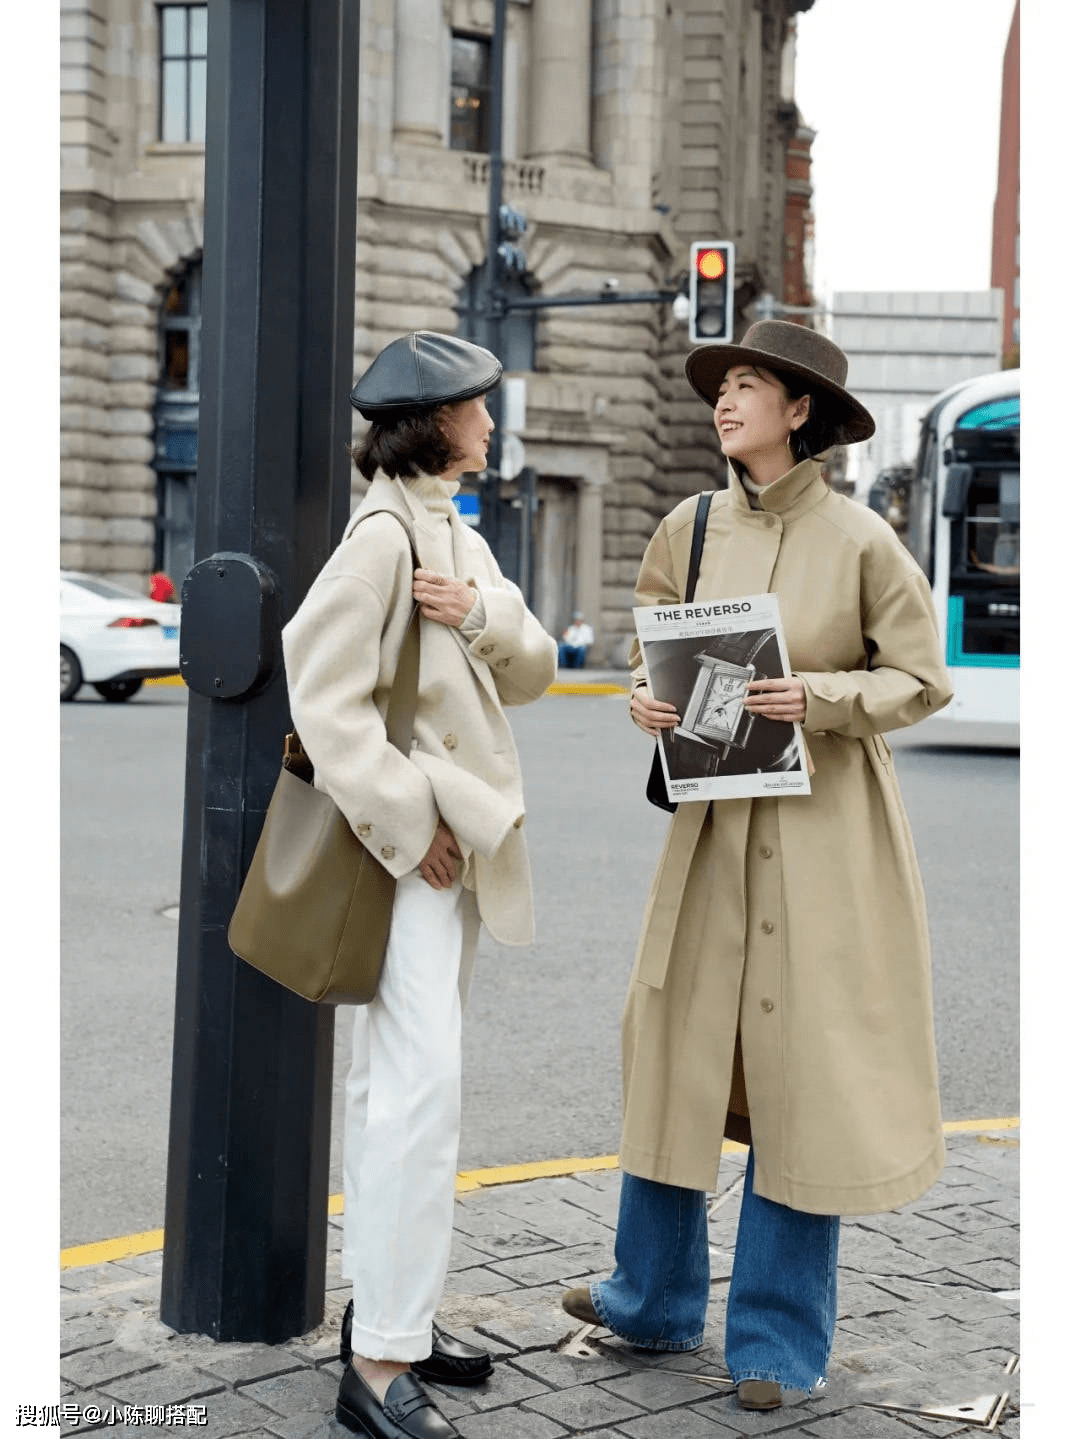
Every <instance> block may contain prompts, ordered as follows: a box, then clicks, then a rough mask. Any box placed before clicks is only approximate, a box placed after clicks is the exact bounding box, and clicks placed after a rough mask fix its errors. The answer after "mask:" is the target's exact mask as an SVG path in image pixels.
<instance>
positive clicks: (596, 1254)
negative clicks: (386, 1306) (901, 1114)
mask: <svg viewBox="0 0 1080 1439" xmlns="http://www.w3.org/2000/svg"><path fill="white" fill-rule="evenodd" d="M947 1142H948V1156H949V1157H948V1166H947V1168H946V1171H945V1173H944V1175H943V1177H942V1179H941V1180H940V1181H939V1183H938V1184H936V1185H935V1186H934V1188H933V1189H932V1190H931V1191H930V1193H929V1194H927V1195H924V1196H923V1198H922V1199H920V1200H919V1201H918V1202H917V1203H916V1204H914V1205H911V1206H910V1207H909V1208H907V1209H905V1210H903V1211H901V1212H899V1213H893V1214H882V1215H872V1216H868V1217H865V1218H856V1219H848V1220H844V1222H843V1224H842V1225H841V1231H840V1288H839V1304H838V1322H837V1331H836V1341H835V1346H834V1351H833V1358H832V1362H831V1365H830V1371H829V1373H830V1378H829V1384H828V1386H827V1388H826V1389H825V1390H824V1391H823V1392H822V1393H821V1394H820V1395H819V1396H817V1397H814V1398H812V1399H806V1398H805V1397H801V1398H800V1396H797V1395H787V1396H785V1404H784V1406H783V1407H782V1408H781V1409H778V1410H773V1411H771V1412H769V1413H763V1414H754V1413H749V1412H744V1411H742V1410H740V1409H739V1408H738V1405H737V1403H736V1400H735V1398H734V1395H733V1393H732V1388H731V1384H730V1382H729V1381H728V1379H727V1374H726V1370H725V1368H724V1362H723V1306H724V1299H725V1295H726V1292H727V1283H728V1280H729V1277H730V1270H731V1252H732V1245H733V1241H734V1236H735V1224H736V1220H737V1217H738V1207H739V1206H738V1198H739V1193H740V1189H741V1183H742V1172H743V1167H744V1164H745V1151H739V1152H738V1153H735V1154H733V1155H730V1156H725V1159H724V1162H723V1165H722V1167H721V1176H720V1178H721V1185H722V1188H721V1191H720V1192H719V1193H718V1194H717V1196H716V1197H715V1199H714V1200H713V1201H712V1202H711V1205H710V1208H711V1212H712V1217H711V1222H710V1232H711V1238H712V1245H713V1299H712V1303H711V1306H710V1323H709V1326H708V1330H707V1337H706V1342H705V1344H704V1345H703V1347H702V1348H701V1349H699V1350H698V1351H697V1352H696V1353H693V1354H686V1355H664V1356H656V1357H652V1356H649V1355H647V1354H644V1353H641V1352H639V1351H637V1350H633V1349H631V1348H629V1347H628V1346H627V1345H625V1344H623V1343H622V1342H621V1341H620V1340H616V1339H613V1338H612V1337H611V1336H610V1335H609V1334H608V1333H607V1331H606V1330H597V1329H588V1328H586V1329H581V1328H580V1326H577V1325H576V1324H575V1322H574V1321H573V1320H572V1319H570V1317H569V1316H568V1315H566V1314H565V1313H564V1312H563V1311H562V1309H561V1308H560V1306H559V1297H560V1295H561V1293H562V1290H563V1289H564V1288H565V1287H566V1286H568V1285H571V1284H580V1283H583V1282H584V1281H585V1280H586V1279H589V1278H600V1277H603V1276H604V1275H605V1274H606V1273H608V1272H609V1269H610V1265H611V1258H612V1244H613V1238H614V1225H615V1215H616V1207H617V1201H618V1187H619V1175H618V1172H617V1171H616V1170H610V1169H602V1170H594V1171H591V1172H589V1171H586V1172H581V1173H577V1174H574V1175H571V1176H569V1177H566V1178H558V1179H532V1180H528V1181H525V1182H523V1183H517V1184H501V1185H496V1186H493V1187H490V1188H488V1187H484V1188H480V1189H477V1190H474V1191H471V1192H468V1193H464V1194H461V1195H460V1196H459V1198H458V1203H457V1215H456V1222H455V1235H454V1247H453V1254H452V1257H451V1261H450V1271H451V1272H450V1275H449V1278H448V1282H447V1286H446V1294H445V1297H444V1301H443V1304H442V1306H441V1308H440V1311H439V1318H440V1321H441V1322H442V1323H443V1324H444V1325H445V1326H446V1327H447V1328H449V1329H450V1330H451V1331H452V1332H454V1333H456V1334H458V1335H460V1336H461V1337H462V1338H466V1339H471V1340H473V1341H478V1342H480V1343H482V1344H484V1345H485V1346H486V1347H487V1348H488V1349H490V1350H491V1351H492V1353H493V1354H494V1355H495V1357H496V1359H497V1361H498V1362H497V1363H496V1366H495V1374H494V1376H493V1377H492V1378H491V1379H489V1380H488V1381H487V1382H486V1383H485V1384H483V1385H481V1386H480V1387H479V1388H477V1389H471V1390H468V1389H456V1390H454V1389H445V1390H436V1391H433V1392H435V1394H436V1398H437V1401H438V1403H439V1405H440V1407H441V1408H442V1410H443V1412H444V1414H446V1416H447V1417H448V1418H450V1419H451V1420H453V1421H454V1422H455V1423H456V1424H457V1427H458V1429H459V1430H460V1433H461V1434H462V1436H464V1439H561V1436H564V1435H579V1434H580V1435H589V1436H591V1439H731V1436H733V1435H742V1436H756V1435H773V1434H786V1435H790V1436H797V1439H915V1436H917V1435H940V1436H943V1439H944V1436H948V1435H959V1434H966V1435H970V1434H975V1433H979V1432H989V1431H990V1429H991V1426H993V1432H995V1433H997V1434H1000V1435H1003V1436H1006V1439H1017V1436H1019V1433H1020V1428H1019V1414H1018V1408H1017V1404H1018V1399H1019V1388H1018V1379H1019V1375H1018V1373H1017V1372H1009V1371H1015V1369H1016V1364H1017V1362H1018V1361H1017V1358H1016V1356H1017V1355H1018V1352H1019V1350H1018V1342H1019V1318H1018V1299H1019V1296H1018V1292H1017V1290H1018V1267H1017V1248H1018V1204H1019V1168H1020V1156H1019V1130H1018V1129H1015V1128H1013V1129H1010V1128H1007V1127H1004V1126H1003V1127H1002V1128H1000V1129H992V1130H984V1131H980V1132H962V1133H950V1134H949V1135H948V1137H947ZM329 1226H330V1227H329V1246H328V1247H329V1249H330V1250H331V1253H330V1254H329V1256H328V1262H327V1297H326V1318H325V1321H324V1323H323V1324H322V1326H321V1327H320V1328H319V1329H317V1330H315V1331H314V1332H312V1333H311V1334H306V1335H304V1336H303V1337H302V1338H300V1339H296V1340H293V1341H291V1342H289V1343H286V1344H281V1345H277V1346H274V1347H269V1346H266V1345H260V1344H215V1343H213V1342H212V1341H211V1340H209V1339H207V1338H205V1337H204V1336H201V1335H177V1334H174V1333H173V1332H172V1330H170V1329H167V1328H166V1327H165V1326H164V1325H163V1324H161V1323H160V1322H159V1321H158V1319H157V1317H156V1309H157V1303H158V1288H159V1276H160V1271H161V1255H160V1253H154V1254H147V1255H143V1256H141V1257H138V1258H129V1259H124V1260H114V1261H112V1262H111V1263H108V1264H101V1265H98V1266H96V1267H90V1268H84V1269H69V1270H66V1271H63V1272H62V1273H61V1280H60V1284H61V1305H60V1310H61V1345H60V1352H61V1360H60V1373H61V1378H62V1383H61V1411H60V1430H61V1432H62V1433H63V1432H68V1433H90V1432H104V1433H106V1434H109V1435H117V1436H120V1435H125V1436H126V1435H132V1436H133V1435H136V1434H138V1435H150V1434H166V1433H167V1434H171V1435H175V1433H176V1431H177V1429H178V1428H180V1427H183V1428H185V1429H189V1430H195V1432H197V1433H199V1434H202V1435H204V1436H206V1439H224V1436H227V1435H237V1436H240V1435H243V1436H248V1439H346V1436H347V1434H348V1431H347V1430H345V1429H343V1428H342V1427H341V1426H340V1425H338V1424H337V1422H336V1421H335V1420H334V1419H333V1417H332V1415H333V1408H334V1400H335V1397H336V1394H337V1385H338V1380H339V1378H340V1374H341V1368H340V1365H339V1363H338V1357H337V1354H338V1327H339V1325H340V1321H341V1315H342V1312H343V1311H344V1308H345V1304H346V1302H347V1299H348V1297H349V1294H348V1288H347V1287H346V1286H345V1285H343V1283H342V1281H341V1278H340V1274H339V1272H338V1268H339V1266H338V1251H339V1250H340V1247H341V1220H340V1219H339V1218H334V1219H331V1220H330V1221H329ZM882 1404H889V1405H893V1406H900V1407H894V1408H891V1409H886V1408H878V1407H872V1406H876V1405H882ZM65 1406H67V1407H66V1408H65ZM920 1409H922V1410H923V1411H924V1412H922V1413H920V1412H918V1411H919V1410H920ZM930 1409H938V1410H942V1409H944V1410H945V1417H937V1418H935V1417H930V1415H929V1413H928V1412H926V1411H928V1410H930ZM125 1411H126V1412H125ZM39 1412H40V1411H39ZM950 1416H951V1417H950ZM18 1422H19V1423H20V1424H21V1425H28V1424H33V1423H35V1422H36V1423H37V1424H39V1425H40V1424H42V1423H43V1422H44V1421H43V1420H42V1419H41V1418H37V1419H36V1420H35V1419H33V1418H30V1417H23V1418H22V1419H21V1421H18ZM49 1422H50V1423H51V1426H52V1428H54V1429H55V1428H56V1420H55V1411H54V1416H53V1417H52V1418H51V1420H50V1421H49Z"/></svg>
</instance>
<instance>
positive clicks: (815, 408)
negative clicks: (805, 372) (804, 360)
mask: <svg viewBox="0 0 1080 1439" xmlns="http://www.w3.org/2000/svg"><path fill="white" fill-rule="evenodd" d="M770 373H771V374H773V375H775V377H776V378H777V380H779V382H780V387H781V389H782V390H783V391H784V394H785V396H786V397H787V399H788V401H789V402H790V401H791V400H801V399H802V397H803V396H804V395H806V396H808V397H809V400H810V411H809V413H808V415H807V417H806V419H805V420H804V422H803V423H802V424H801V425H800V426H799V428H798V429H797V430H794V431H793V432H792V435H791V453H792V454H793V455H794V456H795V461H796V463H799V462H800V461H802V460H810V459H813V457H814V456H815V455H823V454H824V453H825V451H826V450H831V449H832V447H833V445H835V444H836V436H837V432H838V430H837V421H836V417H835V415H833V413H832V407H831V406H830V404H829V401H828V397H827V396H826V395H825V394H823V393H822V391H821V390H819V389H818V388H817V386H816V385H815V384H814V382H813V381H812V380H806V379H803V377H802V375H793V374H791V373H789V372H787V371H784V370H771V371H770Z"/></svg>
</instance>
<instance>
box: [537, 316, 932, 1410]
mask: <svg viewBox="0 0 1080 1439" xmlns="http://www.w3.org/2000/svg"><path fill="white" fill-rule="evenodd" d="M686 373H687V376H688V378H689V380H690V383H691V385H692V386H693V388H694V389H695V391H696V392H697V393H698V394H699V395H700V396H701V398H702V399H703V400H705V401H706V403H707V404H709V405H710V407H712V409H713V418H714V423H715V426H716V430H717V433H718V435H719V438H720V447H721V449H722V451H723V453H724V455H725V457H726V459H727V461H728V466H729V483H728V488H727V489H726V490H724V491H721V492H719V493H718V494H716V495H715V496H714V497H713V501H712V505H711V509H710V513H709V519H708V525H707V529H706V538H705V546H704V551H703V554H702V558H701V568H700V574H699V579H698V585H697V598H699V599H706V598H716V599H724V598H732V597H736V596H740V595H752V594H762V593H766V592H771V593H774V594H775V595H777V597H778V599H779V604H780V612H781V617H782V620H783V625H784V632H785V637H786V641H787V648H788V653H789V656H790V660H791V668H792V671H793V673H792V676H791V678H789V679H776V680H773V679H768V680H761V681H758V682H756V683H754V684H753V685H751V687H750V688H751V690H752V691H753V692H754V693H753V695H752V697H751V698H749V699H748V700H747V707H748V708H749V709H750V710H751V711H752V712H753V713H754V714H756V715H758V716H762V717H764V718H765V719H767V720H768V719H774V720H784V721H795V722H798V723H800V724H801V725H802V726H803V733H804V738H805V740H806V745H807V750H808V753H809V757H810V760H811V763H812V765H813V778H812V782H811V788H812V794H811V795H809V796H804V795H799V796H794V795H793V796H788V797H778V798H775V799H772V798H769V799H764V798H760V799H752V800H751V799H730V800H723V801H718V802H715V803H703V802H698V803H683V804H680V805H679V806H678V809H677V811H676V813H675V815H674V817H673V819H672V822H671V826H670V829H669V831H668V836H667V841H666V844H665V847H664V852H663V855H662V857H661V860H660V864H659V867H658V869H657V873H656V877H655V879H654V881H653V887H652V891H651V893H650V896H649V900H648V903H647V906H646V912H645V920H644V925H643V929H642V934H641V939H640V943H639V948H638V954H637V959H636V963H635V968H634V973H633V976H632V978H631V982H630V989H629V994H628V997H627V1001H626V1008H625V1011H624V1016H623V1100H624V1114H623V1136H622V1144H621V1149H620V1163H621V1166H622V1168H623V1171H624V1174H623V1182H622V1192H621V1198H620V1210H619V1223H618V1232H617V1235H616V1241H615V1261H616V1264H615V1271H614V1273H613V1275H612V1276H611V1277H610V1278H608V1279H604V1280H602V1281H600V1282H597V1283H593V1284H592V1285H590V1286H588V1287H587V1288H580V1289H573V1290H570V1291H569V1292H568V1293H567V1294H566V1295H565V1296H564V1300H563V1303H564V1307H565V1308H566V1309H567V1310H568V1311H569V1312H570V1313H571V1314H573V1315H575V1317H577V1318H579V1319H581V1320H583V1321H584V1322H591V1323H601V1324H604V1325H605V1326H606V1327H608V1328H609V1329H611V1330H612V1332H613V1333H616V1334H618V1335H620V1336H621V1337H622V1338H624V1339H627V1340H628V1341H629V1342H631V1343H633V1344H635V1345H638V1346H640V1347H644V1348H649V1349H657V1350H688V1349H694V1348H696V1347H697V1346H698V1345H700V1344H701V1342H702V1337H703V1330H704V1323H705V1314H706V1305H707V1302H708V1297H709V1282H710V1281H709V1260H708V1240H707V1220H706V1208H705V1195H706V1193H707V1192H708V1191H710V1190H712V1189H714V1188H715V1185H716V1175H717V1168H718V1164H719V1161H720V1154H721V1147H722V1144H723V1140H724V1137H725V1135H727V1136H728V1137H730V1138H733V1139H736V1140H738V1141H740V1142H742V1143H745V1144H748V1145H750V1152H749V1157H748V1160H747V1168H746V1178H745V1182H744V1186H743V1197H742V1207H741V1211H740V1219H739V1229H738V1239H737V1242H736V1247H735V1255H734V1260H733V1266H732V1273H731V1285H730V1288H729V1291H728V1302H727V1323H726V1333H725V1358H726V1362H727V1367H728V1370H729V1372H730V1374H731V1377H732V1379H733V1380H734V1381H735V1382H736V1383H737V1385H738V1396H739V1402H740V1404H741V1405H743V1406H744V1407H746V1408H755V1409H761V1408H774V1407H776V1406H777V1405H779V1404H780V1403H781V1402H782V1391H783V1390H784V1389H792V1390H801V1391H803V1393H810V1392H812V1391H813V1390H814V1389H815V1387H816V1386H817V1385H818V1384H820V1383H821V1382H823V1380H824V1377H825V1372H826V1366H827V1362H828V1357H829V1352H830V1348H831V1344H832V1337H833V1327H834V1323H835V1317H836V1273H837V1237H838V1231H839V1216H840V1215H842V1214H862V1213H873V1212H879V1211H883V1210H889V1209H894V1208H896V1207H898V1206H900V1205H903V1204H907V1203H910V1202H911V1201H912V1200H913V1199H915V1198H916V1197H917V1196H918V1195H919V1194H921V1193H922V1192H923V1191H924V1190H926V1189H927V1188H928V1187H929V1186H930V1185H931V1184H933V1182H934V1180H935V1179H936V1178H937V1176H938V1174H939V1172H940V1170H941V1167H942V1164H943V1162H944V1144H943V1140H942V1131H941V1115H940V1109H939V1104H938V1091H937V1067H936V1058H935V1050H934V1037H933V1019H932V1007H931V990H930V955H929V941H928V935H927V928H926V918H925V911H924V904H923V895H922V888H921V884H920V880H919V874H918V867H917V864H916V859H915V853H914V848H913V845H912V841H911V835H910V831H909V829H908V825H907V820H906V817H905V815H904V810H903V805H902V802H901V799H900V794H899V790H898V788H897V784H896V777H895V775H894V773H893V768H892V759H891V752H890V750H889V747H888V745H887V744H886V742H885V740H884V739H883V738H882V733H883V731H886V730H890V729H896V728H899V727H901V726H904V725H909V724H914V723H915V722H916V721H917V720H920V719H922V718H924V717H925V716H926V715H929V714H931V713H933V711H935V710H937V709H940V708H941V707H942V706H943V705H944V704H946V703H947V702H948V700H949V698H950V688H949V683H948V679H947V675H946V670H945V666H944V661H943V658H942V654H941V649H940V645H939V642H938V637H937V632H936V628H935V622H934V617H933V610H932V606H931V598H930V592H929V589H928V586H927V583H926V580H925V578H924V577H923V575H922V573H921V571H920V570H919V568H918V566H917V565H916V564H915V562H914V561H913V560H912V559H911V557H910V556H909V555H908V553H907V552H906V551H905V550H904V548H903V547H902V546H901V544H900V543H899V541H898V540H897V538H896V536H895V534H894V533H893V531H892V529H891V528H890V527H889V525H887V524H886V523H885V522H884V521H883V520H882V519H881V518H880V517H879V516H877V515H876V514H874V513H873V512H872V511H871V510H869V509H868V508H867V507H865V506H863V505H859V504H856V503H854V502H853V501H851V500H849V499H846V498H844V497H843V496H841V495H838V494H836V493H834V492H833V491H831V490H830V489H829V488H828V486H827V485H826V484H825V482H824V480H823V479H822V474H821V471H822V462H821V459H820V457H821V456H822V455H823V454H824V452H825V451H826V450H828V449H829V448H830V447H831V446H832V445H835V444H847V443H851V442H854V441H856V440H862V439H866V438H868V437H869V436H870V435H871V434H872V433H873V430H874V422H873V420H872V419H871V417H870V415H869V414H868V413H867V411H866V410H865V409H864V408H863V407H862V405H860V404H859V402H858V401H857V400H856V399H855V398H854V397H853V396H852V395H850V394H849V393H848V392H847V390H846V389H845V388H844V382H845V380H846V376H847V361H846V358H845V357H844V355H843V353H842V351H840V350H839V349H838V348H837V347H836V346H835V345H833V344H832V343H831V342H830V341H829V340H827V339H826V338H825V337H824V336H822V335H818V334H816V333H814V332H813V331H811V330H808V329H804V328H803V327H801V326H798V325H792V324H788V323H786V322H783V321H763V322H761V323H759V324H757V325H754V326H753V327H752V328H751V329H750V330H749V331H748V332H747V335H746V338H745V340H744V341H743V343H742V344H740V345H715V346H708V347H706V348H703V349H699V350H696V351H694V352H693V353H692V354H691V355H690V357H689V359H688V360H687V365H686ZM695 509H696V497H695V498H691V499H688V500H685V501H683V503H682V504H680V505H678V506H677V507H676V508H675V509H674V510H673V511H672V512H671V514H669V515H668V516H667V517H666V518H665V519H664V520H663V521H662V523H661V525H660V527H659V529H658V530H657V532H656V534H655V535H654V536H653V538H652V540H651V541H650V543H649V546H648V548H647V550H646V552H645V557H644V560H643V563H642V566H641V573H640V576H639V579H638V587H637V595H636V603H637V604H639V605H647V606H652V605H668V604H677V603H679V602H680V601H681V599H682V597H683V593H684V585H685V581H686V576H687V568H688V562H689V550H690V542H691V533H692V528H693V519H694V512H695ZM631 663H632V665H634V666H636V668H635V669H634V675H633V695H632V698H631V702H630V712H631V715H632V717H633V719H634V722H635V723H636V724H637V725H638V726H639V727H640V728H641V729H643V730H644V731H645V732H646V733H647V734H649V735H651V736H653V737H657V736H659V735H660V734H661V733H662V732H663V731H665V730H666V729H670V728H671V727H673V726H675V725H676V724H678V723H679V719H680V716H679V715H678V713H677V712H676V710H675V708H674V706H672V705H670V704H666V703H664V702H662V701H660V700H658V699H655V698H654V697H653V696H652V695H651V694H650V693H649V689H648V685H647V682H646V678H645V672H644V669H643V667H642V664H641V655H640V651H639V650H638V649H637V646H636V645H635V647H634V650H633V651H632V654H631Z"/></svg>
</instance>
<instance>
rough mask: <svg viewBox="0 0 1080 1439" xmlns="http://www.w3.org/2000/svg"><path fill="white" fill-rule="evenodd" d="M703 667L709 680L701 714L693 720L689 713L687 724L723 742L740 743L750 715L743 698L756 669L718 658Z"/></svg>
mask: <svg viewBox="0 0 1080 1439" xmlns="http://www.w3.org/2000/svg"><path fill="white" fill-rule="evenodd" d="M702 668H703V678H704V680H705V683H704V686H703V689H702V693H701V698H700V701H699V703H698V706H697V714H696V715H695V716H694V717H693V719H691V718H690V716H689V715H688V716H687V721H688V723H687V725H686V727H687V728H688V729H690V730H692V731H693V732H694V733H695V734H699V735H702V736H703V737H704V738H706V739H712V740H718V741H719V742H720V743H721V744H739V743H740V741H739V738H738V736H739V731H740V725H741V721H742V719H743V716H744V715H745V714H746V711H745V709H744V708H743V700H744V699H745V698H746V686H747V684H748V683H749V682H750V680H751V679H752V678H753V675H754V671H753V670H752V669H744V668H743V667H742V666H736V665H729V664H724V663H723V662H720V661H716V660H713V661H711V662H708V663H706V664H704V665H703V666H702ZM747 718H751V717H750V716H747Z"/></svg>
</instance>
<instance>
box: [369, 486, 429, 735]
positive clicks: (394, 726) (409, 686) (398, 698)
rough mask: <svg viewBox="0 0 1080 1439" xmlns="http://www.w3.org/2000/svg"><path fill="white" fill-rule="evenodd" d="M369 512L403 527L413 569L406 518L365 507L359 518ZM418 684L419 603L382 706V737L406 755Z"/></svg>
mask: <svg viewBox="0 0 1080 1439" xmlns="http://www.w3.org/2000/svg"><path fill="white" fill-rule="evenodd" d="M372 515H393V517H394V519H395V520H397V522H398V524H399V525H400V526H401V528H402V529H403V530H404V531H405V534H406V537H407V539H408V541H409V549H410V550H411V551H412V559H413V569H419V568H420V557H419V556H418V555H417V553H416V541H415V540H414V539H413V533H412V530H411V529H410V528H409V525H408V522H407V521H406V520H404V519H403V518H402V516H401V515H399V514H398V512H397V511H396V510H387V509H383V510H369V511H368V512H367V514H366V515H364V516H363V518H364V519H365V520H366V519H370V517H371V516H372ZM419 688H420V606H419V605H413V607H412V614H411V615H410V616H409V627H408V629H407V630H406V631H405V638H404V640H402V642H401V652H400V653H399V655H398V662H397V669H396V670H395V671H394V683H393V684H392V685H391V687H390V702H389V704H388V705H387V709H386V737H387V739H388V740H389V741H390V743H391V744H392V745H393V746H394V748H395V749H398V750H400V751H401V753H402V754H403V755H406V756H407V755H408V753H409V749H410V746H411V742H412V728H413V720H414V719H415V718H416V696H417V692H418V690H419Z"/></svg>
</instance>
